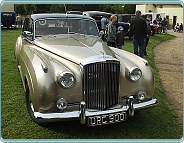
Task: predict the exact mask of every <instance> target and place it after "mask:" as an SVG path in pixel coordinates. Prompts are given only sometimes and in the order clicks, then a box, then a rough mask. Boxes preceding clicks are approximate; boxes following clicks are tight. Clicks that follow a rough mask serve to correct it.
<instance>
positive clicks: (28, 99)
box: [26, 84, 48, 127]
mask: <svg viewBox="0 0 184 143" xmlns="http://www.w3.org/2000/svg"><path fill="white" fill-rule="evenodd" d="M26 106H27V111H28V114H29V116H30V118H31V119H32V120H33V121H34V122H35V123H37V124H38V125H40V126H43V127H45V126H47V125H48V123H47V122H44V123H42V122H38V121H37V120H36V118H35V117H34V107H33V103H32V101H31V96H30V92H29V87H28V84H26Z"/></svg>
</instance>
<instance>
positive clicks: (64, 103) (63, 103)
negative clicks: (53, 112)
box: [56, 98, 67, 110]
mask: <svg viewBox="0 0 184 143" xmlns="http://www.w3.org/2000/svg"><path fill="white" fill-rule="evenodd" d="M56 105H57V108H58V109H60V110H63V109H66V107H67V101H66V100H65V99H64V98H60V99H59V100H58V101H57V103H56Z"/></svg>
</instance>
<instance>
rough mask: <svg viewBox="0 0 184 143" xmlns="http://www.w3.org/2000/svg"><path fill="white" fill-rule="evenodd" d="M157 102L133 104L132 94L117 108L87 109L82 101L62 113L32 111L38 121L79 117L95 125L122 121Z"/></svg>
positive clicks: (82, 120)
mask: <svg viewBox="0 0 184 143" xmlns="http://www.w3.org/2000/svg"><path fill="white" fill-rule="evenodd" d="M157 104H158V101H157V99H152V100H150V101H147V102H143V103H139V104H133V96H130V97H129V98H128V99H127V104H126V105H125V106H122V107H121V108H118V109H112V110H105V111H87V109H86V107H85V106H86V104H85V102H84V101H82V102H80V109H79V111H73V112H62V113H40V112H34V117H35V119H36V120H37V121H39V122H52V121H61V120H74V119H79V120H80V123H81V124H83V125H84V124H86V125H88V126H96V125H103V124H110V123H116V122H122V121H125V120H126V119H127V117H133V116H134V111H135V110H139V109H143V108H148V107H154V106H156V105H157Z"/></svg>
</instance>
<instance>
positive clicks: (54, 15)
mask: <svg viewBox="0 0 184 143" xmlns="http://www.w3.org/2000/svg"><path fill="white" fill-rule="evenodd" d="M31 18H32V19H33V20H38V19H46V18H84V19H91V20H94V19H93V18H91V17H88V16H84V15H76V14H61V13H52V14H51V13H43V14H32V15H31Z"/></svg>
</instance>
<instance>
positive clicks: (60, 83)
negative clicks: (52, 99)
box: [57, 71, 75, 88]
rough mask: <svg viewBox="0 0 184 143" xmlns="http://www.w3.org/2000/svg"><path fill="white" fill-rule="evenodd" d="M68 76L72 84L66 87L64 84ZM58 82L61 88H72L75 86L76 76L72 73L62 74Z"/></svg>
mask: <svg viewBox="0 0 184 143" xmlns="http://www.w3.org/2000/svg"><path fill="white" fill-rule="evenodd" d="M66 76H70V78H71V81H70V82H71V83H69V84H68V85H66V84H65V83H64V79H65V77H66ZM57 82H58V84H59V85H60V86H62V87H63V88H71V87H73V86H74V83H75V77H74V74H73V73H71V72H69V71H65V72H62V73H61V74H60V75H59V76H58V78H57Z"/></svg>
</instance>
